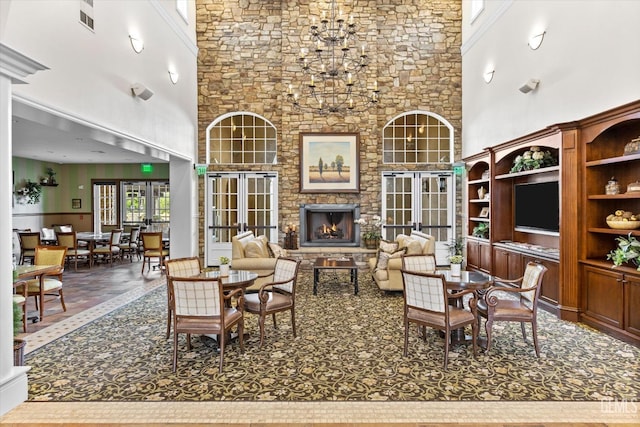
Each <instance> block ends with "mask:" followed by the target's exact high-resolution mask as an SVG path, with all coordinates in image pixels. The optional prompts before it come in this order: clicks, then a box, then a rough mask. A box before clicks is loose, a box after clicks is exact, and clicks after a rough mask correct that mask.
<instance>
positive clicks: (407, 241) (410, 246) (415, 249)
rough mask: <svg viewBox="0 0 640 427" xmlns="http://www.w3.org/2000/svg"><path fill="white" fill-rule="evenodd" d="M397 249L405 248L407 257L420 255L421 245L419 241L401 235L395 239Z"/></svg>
mask: <svg viewBox="0 0 640 427" xmlns="http://www.w3.org/2000/svg"><path fill="white" fill-rule="evenodd" d="M397 240H398V243H399V244H400V245H399V246H398V249H403V248H406V254H407V255H420V254H422V243H421V242H420V241H419V240H416V239H414V238H412V237H410V236H405V235H404V234H401V235H399V236H398V237H397Z"/></svg>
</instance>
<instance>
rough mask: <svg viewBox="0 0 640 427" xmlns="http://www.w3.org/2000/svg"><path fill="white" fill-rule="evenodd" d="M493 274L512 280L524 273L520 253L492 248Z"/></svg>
mask: <svg viewBox="0 0 640 427" xmlns="http://www.w3.org/2000/svg"><path fill="white" fill-rule="evenodd" d="M493 257H494V270H495V271H494V273H493V275H494V276H498V277H500V278H502V279H507V280H513V279H518V278H520V277H522V274H523V273H524V270H523V267H522V266H523V264H522V255H521V254H519V253H517V252H511V251H508V250H505V249H502V248H494V249H493Z"/></svg>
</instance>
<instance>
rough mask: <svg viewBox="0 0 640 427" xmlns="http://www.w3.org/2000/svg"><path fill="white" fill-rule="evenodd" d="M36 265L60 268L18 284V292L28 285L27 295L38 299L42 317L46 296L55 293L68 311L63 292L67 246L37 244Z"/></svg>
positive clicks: (64, 309)
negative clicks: (23, 283) (20, 284)
mask: <svg viewBox="0 0 640 427" xmlns="http://www.w3.org/2000/svg"><path fill="white" fill-rule="evenodd" d="M35 252H36V254H35V258H34V265H57V266H59V268H58V269H57V271H55V272H53V273H49V274H47V275H43V276H40V278H39V279H30V280H26V281H25V283H26V285H22V286H18V287H17V292H18V293H20V292H23V287H24V286H26V287H27V296H30V297H31V296H32V297H34V298H35V300H36V308H39V310H40V319H42V318H43V317H44V303H45V296H49V295H54V296H56V297H57V298H59V299H60V304H61V305H62V311H67V307H66V305H65V304H64V295H63V293H62V273H63V272H64V261H65V258H66V255H67V248H66V246H53V245H45V246H37V247H36V250H35Z"/></svg>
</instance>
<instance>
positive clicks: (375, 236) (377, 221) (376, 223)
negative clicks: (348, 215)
mask: <svg viewBox="0 0 640 427" xmlns="http://www.w3.org/2000/svg"><path fill="white" fill-rule="evenodd" d="M354 222H355V223H356V224H360V230H361V231H362V238H363V239H364V240H380V239H381V238H382V218H380V216H379V215H373V216H372V217H371V219H370V220H369V221H367V220H366V219H365V218H358V219H356V220H355V221H354Z"/></svg>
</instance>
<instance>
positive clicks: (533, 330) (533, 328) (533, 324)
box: [531, 319, 540, 357]
mask: <svg viewBox="0 0 640 427" xmlns="http://www.w3.org/2000/svg"><path fill="white" fill-rule="evenodd" d="M531 334H532V335H533V347H534V348H535V349H536V357H540V348H539V347H538V328H537V327H536V319H533V320H532V321H531Z"/></svg>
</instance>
